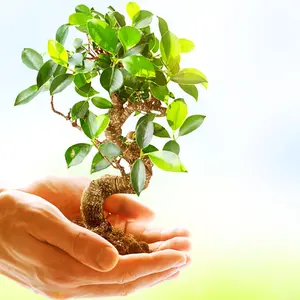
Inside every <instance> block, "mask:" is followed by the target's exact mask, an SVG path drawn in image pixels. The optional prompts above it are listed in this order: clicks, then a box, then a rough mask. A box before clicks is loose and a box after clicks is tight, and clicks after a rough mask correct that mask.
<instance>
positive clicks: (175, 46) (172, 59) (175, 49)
mask: <svg viewBox="0 0 300 300" xmlns="http://www.w3.org/2000/svg"><path fill="white" fill-rule="evenodd" d="M160 52H161V56H162V59H163V62H164V64H165V65H166V66H167V68H168V69H169V70H170V71H171V72H172V73H173V74H176V73H178V72H179V70H180V67H179V63H180V44H179V40H178V38H177V37H176V35H175V34H173V33H172V32H170V31H168V32H166V33H165V34H164V36H163V37H162V39H161V43H160Z"/></svg>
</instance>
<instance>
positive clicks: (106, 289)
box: [72, 268, 178, 298]
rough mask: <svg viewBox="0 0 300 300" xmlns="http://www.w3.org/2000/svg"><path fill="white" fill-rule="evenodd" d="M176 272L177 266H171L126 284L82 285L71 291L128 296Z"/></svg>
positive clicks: (76, 294)
mask: <svg viewBox="0 0 300 300" xmlns="http://www.w3.org/2000/svg"><path fill="white" fill-rule="evenodd" d="M177 273H178V268H173V269H170V270H167V271H164V272H161V273H156V274H151V275H148V276H145V277H142V278H139V279H137V280H135V281H133V282H130V283H126V284H108V285H100V286H98V285H95V286H82V287H78V288H76V289H74V290H73V291H72V294H73V297H76V298H77V297H78V298H82V297H84V298H94V297H103V296H105V297H111V296H128V295H129V294H132V293H134V292H136V291H137V290H140V289H143V288H147V287H150V286H154V285H157V284H158V283H162V282H164V281H165V280H167V279H169V278H170V277H172V276H174V275H175V274H177Z"/></svg>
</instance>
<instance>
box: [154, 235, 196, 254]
mask: <svg viewBox="0 0 300 300" xmlns="http://www.w3.org/2000/svg"><path fill="white" fill-rule="evenodd" d="M150 249H151V251H161V250H166V249H173V250H177V251H184V252H189V251H190V250H191V241H190V240H189V239H188V238H185V237H175V238H172V239H170V240H167V241H163V242H156V243H152V244H150Z"/></svg>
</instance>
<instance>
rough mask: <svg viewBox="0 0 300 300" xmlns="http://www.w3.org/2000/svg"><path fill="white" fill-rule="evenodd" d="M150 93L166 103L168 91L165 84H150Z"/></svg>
mask: <svg viewBox="0 0 300 300" xmlns="http://www.w3.org/2000/svg"><path fill="white" fill-rule="evenodd" d="M150 90H151V94H152V95H153V96H154V97H155V98H156V99H158V100H161V101H164V102H167V103H168V99H169V94H170V91H169V89H168V87H167V86H166V85H165V86H159V85H156V84H151V85H150Z"/></svg>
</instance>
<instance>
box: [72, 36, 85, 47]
mask: <svg viewBox="0 0 300 300" xmlns="http://www.w3.org/2000/svg"><path fill="white" fill-rule="evenodd" d="M82 45H83V40H82V39H80V38H76V39H75V40H74V42H73V46H74V48H75V49H76V50H77V49H80V48H81V47H82Z"/></svg>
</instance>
